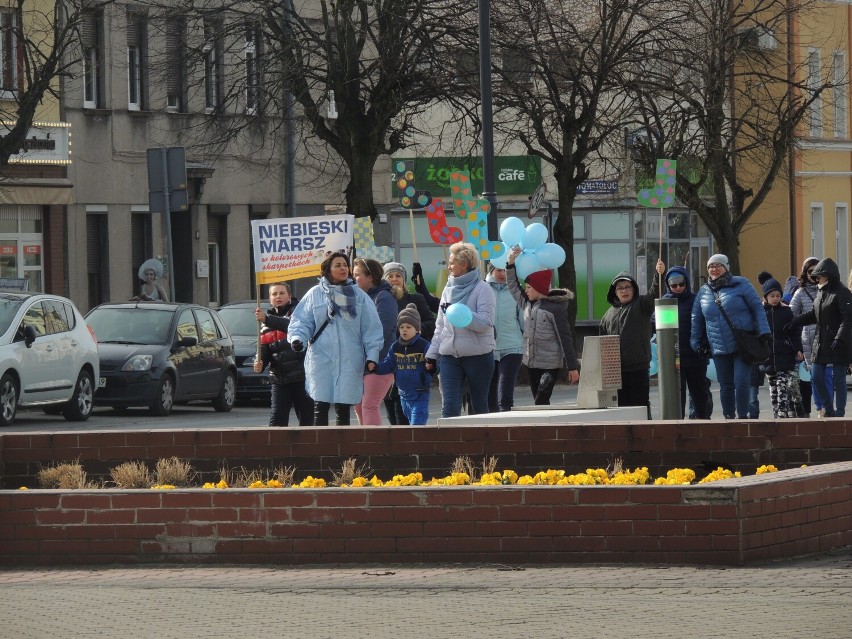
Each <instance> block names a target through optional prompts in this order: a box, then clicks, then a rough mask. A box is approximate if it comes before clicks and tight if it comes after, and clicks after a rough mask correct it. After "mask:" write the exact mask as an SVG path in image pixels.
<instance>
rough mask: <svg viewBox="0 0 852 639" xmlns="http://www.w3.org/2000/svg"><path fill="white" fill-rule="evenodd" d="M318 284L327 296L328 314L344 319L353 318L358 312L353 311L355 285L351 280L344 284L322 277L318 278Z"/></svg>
mask: <svg viewBox="0 0 852 639" xmlns="http://www.w3.org/2000/svg"><path fill="white" fill-rule="evenodd" d="M320 286H321V287H322V290H323V291H324V292H325V296H326V298H328V316H329V317H330V318H331V317H334V316H336V315H337V316H340V317H342V318H343V319H345V320H351V319H355V318H356V317H357V316H358V313H357V312H356V311H355V302H356V298H355V285H354V284H353V283H352V281H351V280H347V281H346V283H345V284H332V283H330V282H329V281H328V280H327V279H325V278H324V277H323V278H321V279H320Z"/></svg>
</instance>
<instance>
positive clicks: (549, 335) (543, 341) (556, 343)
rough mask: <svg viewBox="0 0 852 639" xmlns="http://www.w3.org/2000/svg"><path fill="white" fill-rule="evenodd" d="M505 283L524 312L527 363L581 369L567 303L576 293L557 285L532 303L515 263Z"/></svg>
mask: <svg viewBox="0 0 852 639" xmlns="http://www.w3.org/2000/svg"><path fill="white" fill-rule="evenodd" d="M506 285H507V286H508V287H509V292H510V293H511V294H512V297H513V298H514V300H515V302H516V303H517V306H518V307H520V308H521V309H522V311H523V315H524V359H523V362H524V364H526V366H527V367H528V368H539V369H546V370H554V369H562V368H567V369H568V370H569V371H576V370H579V368H580V366H579V364H578V363H577V354H576V351H575V350H574V336H573V335H571V321H570V319H569V317H568V302H569V301H570V300H572V299H574V294H573V293H572V292H571V291H569V290H567V289H562V288H554V289H551V290H550V291H548V293H547V295H546V296H545V297H541V298H539V299H537V300H536V301H535V302H533V301H531V300H530V298H528V297H527V294H526V293H525V292H524V291H523V290H521V286H520V284H519V283H518V271H517V269H516V268H515V265H514V264H509V265H508V266H507V267H506Z"/></svg>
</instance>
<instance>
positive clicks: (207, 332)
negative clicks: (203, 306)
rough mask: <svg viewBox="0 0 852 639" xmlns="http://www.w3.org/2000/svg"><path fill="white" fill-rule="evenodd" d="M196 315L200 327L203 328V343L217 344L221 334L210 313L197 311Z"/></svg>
mask: <svg viewBox="0 0 852 639" xmlns="http://www.w3.org/2000/svg"><path fill="white" fill-rule="evenodd" d="M195 315H196V317H197V318H198V325H199V326H200V327H201V341H202V342H215V341H216V340H217V339H219V333H218V332H217V330H216V324H215V323H214V322H213V315H212V314H211V313H210V311H202V310H196V311H195Z"/></svg>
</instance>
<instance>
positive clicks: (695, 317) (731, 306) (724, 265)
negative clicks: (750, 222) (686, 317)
mask: <svg viewBox="0 0 852 639" xmlns="http://www.w3.org/2000/svg"><path fill="white" fill-rule="evenodd" d="M729 268H730V266H729V263H728V258H727V256H725V255H722V254H721V253H717V254H716V255H712V256H711V257H710V259H709V260H707V273H708V275H709V277H708V278H707V283H706V284H704V285H703V286H702V287H701V288H700V289H699V290H698V293H697V294H696V299H695V304H694V305H693V307H692V336H691V338H690V346H692V350H694V351H695V352H701V351H702V350H707V349H708V348H709V349H710V353H711V356H712V357H713V363H714V364H715V366H716V376H717V378H718V380H719V399H720V400H721V402H722V414H723V415H724V416H725V419H734V418H737V417H739V418H740V419H748V416H749V408H748V404H749V393H750V386H751V384H750V382H751V368H752V365H751V364H750V363H749V362H747V361H745V360H744V359H743V358H742V356H741V355H740V353H739V348H738V346H737V339H736V337H735V336H734V331H733V329H732V328H731V326H730V325H729V324H728V320H730V322H731V323H732V324H733V325H734V326H736V327H737V328H738V329H741V330H744V331H751V332H754V333H756V334H757V335H760V336H762V337H763V339H765V340H766V341H767V342H769V341H770V340H771V339H772V335H771V333H770V330H769V324H768V323H767V322H766V313H764V312H763V305H762V304H761V302H760V296H759V295H758V294H757V291H755V290H754V286H753V285H752V283H751V282H750V281H748V279H746V278H745V277H741V276H739V275H733V274H731V272H730V271H729V270H728V269H729ZM720 309H721V310H720ZM722 311H724V315H723V312H722ZM725 315H727V318H728V319H726V318H725Z"/></svg>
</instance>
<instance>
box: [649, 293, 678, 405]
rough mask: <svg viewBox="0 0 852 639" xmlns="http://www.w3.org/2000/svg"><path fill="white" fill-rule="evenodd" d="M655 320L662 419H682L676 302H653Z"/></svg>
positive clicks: (674, 300)
mask: <svg viewBox="0 0 852 639" xmlns="http://www.w3.org/2000/svg"><path fill="white" fill-rule="evenodd" d="M654 312H655V317H656V320H657V365H658V368H657V385H658V386H659V391H660V410H661V412H662V419H683V413H682V412H681V408H680V374H679V373H678V370H677V366H676V364H675V359H676V357H677V335H678V321H677V320H678V318H677V300H676V299H658V300H655V301H654Z"/></svg>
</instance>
